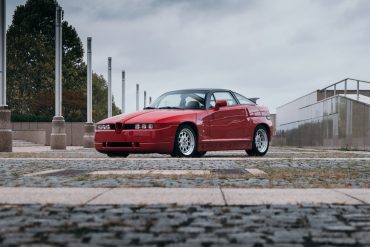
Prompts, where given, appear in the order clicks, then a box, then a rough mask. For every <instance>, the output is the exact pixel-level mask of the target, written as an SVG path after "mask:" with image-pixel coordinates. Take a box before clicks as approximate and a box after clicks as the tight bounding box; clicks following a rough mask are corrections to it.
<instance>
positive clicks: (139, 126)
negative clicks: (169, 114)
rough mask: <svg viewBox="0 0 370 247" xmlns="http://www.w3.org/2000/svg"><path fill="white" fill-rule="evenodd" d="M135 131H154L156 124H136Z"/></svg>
mask: <svg viewBox="0 0 370 247" xmlns="http://www.w3.org/2000/svg"><path fill="white" fill-rule="evenodd" d="M135 129H137V130H139V129H143V130H145V129H154V124H135Z"/></svg>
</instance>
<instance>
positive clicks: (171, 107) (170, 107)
mask: <svg viewBox="0 0 370 247" xmlns="http://www.w3.org/2000/svg"><path fill="white" fill-rule="evenodd" d="M158 109H180V110H182V109H183V108H180V107H174V106H163V107H159V108H158Z"/></svg>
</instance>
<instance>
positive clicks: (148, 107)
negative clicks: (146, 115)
mask: <svg viewBox="0 0 370 247" xmlns="http://www.w3.org/2000/svg"><path fill="white" fill-rule="evenodd" d="M148 109H157V108H155V107H151V106H147V107H144V110H148Z"/></svg>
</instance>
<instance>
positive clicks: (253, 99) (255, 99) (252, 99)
mask: <svg viewBox="0 0 370 247" xmlns="http://www.w3.org/2000/svg"><path fill="white" fill-rule="evenodd" d="M259 99H260V98H249V100H250V101H252V102H253V103H255V104H257V100H259Z"/></svg>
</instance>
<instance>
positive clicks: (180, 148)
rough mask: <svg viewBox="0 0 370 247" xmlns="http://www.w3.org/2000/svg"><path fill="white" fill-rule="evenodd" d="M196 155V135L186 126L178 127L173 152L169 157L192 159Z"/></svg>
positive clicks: (191, 128)
mask: <svg viewBox="0 0 370 247" xmlns="http://www.w3.org/2000/svg"><path fill="white" fill-rule="evenodd" d="M196 153H197V137H196V133H195V131H194V129H193V127H191V126H190V125H188V124H184V125H180V127H179V128H178V129H177V132H176V138H175V145H174V152H173V154H172V155H171V156H177V157H193V156H195V154H196Z"/></svg>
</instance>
